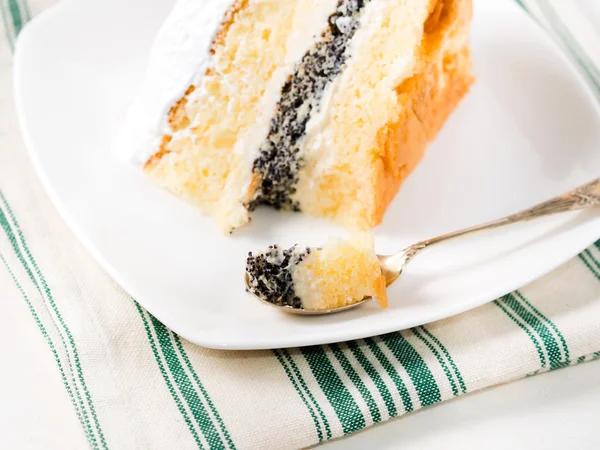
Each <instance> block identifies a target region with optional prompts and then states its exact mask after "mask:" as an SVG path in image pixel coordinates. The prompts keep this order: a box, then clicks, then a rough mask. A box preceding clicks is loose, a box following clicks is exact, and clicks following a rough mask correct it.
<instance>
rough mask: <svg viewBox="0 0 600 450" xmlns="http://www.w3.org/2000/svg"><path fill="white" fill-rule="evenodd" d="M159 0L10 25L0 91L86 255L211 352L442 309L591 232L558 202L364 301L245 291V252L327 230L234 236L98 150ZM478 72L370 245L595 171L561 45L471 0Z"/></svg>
mask: <svg viewBox="0 0 600 450" xmlns="http://www.w3.org/2000/svg"><path fill="white" fill-rule="evenodd" d="M172 3H173V2H172V0H164V1H160V2H159V1H154V2H148V1H147V0H104V1H101V0H85V1H84V0H78V1H73V0H71V1H65V2H62V3H61V4H60V5H59V6H58V7H55V8H54V9H52V10H51V11H49V12H47V13H45V14H44V15H43V16H42V17H40V18H39V19H37V20H35V21H34V22H33V23H32V24H31V25H29V26H28V27H27V28H26V29H25V31H24V32H23V33H22V35H21V37H20V39H19V42H18V45H17V54H16V59H15V80H16V97H17V104H18V111H19V116H20V121H21V125H22V129H23V134H24V137H25V141H26V145H27V148H28V149H29V151H30V153H31V157H32V159H33V161H34V163H35V166H36V168H37V170H38V173H39V175H40V177H41V179H42V180H43V182H44V184H45V186H46V189H47V190H48V192H49V194H50V196H51V198H52V200H53V201H54V202H55V204H56V206H57V208H58V209H59V211H60V212H61V214H62V215H63V217H64V218H65V220H66V221H67V223H68V224H69V225H70V226H71V227H72V229H73V230H74V231H75V233H76V234H77V236H78V237H79V239H81V241H82V242H83V243H84V244H85V246H86V247H87V248H88V249H89V250H90V251H91V253H92V254H93V255H94V256H95V257H96V258H97V260H98V261H99V262H100V264H102V266H103V267H104V268H105V269H106V270H107V271H108V272H109V273H110V274H111V275H112V276H113V277H114V278H115V279H116V280H117V282H119V283H120V284H121V285H122V286H123V287H124V288H125V289H126V290H127V291H128V292H129V293H130V294H131V295H132V296H133V297H134V298H135V299H137V300H138V301H139V302H140V303H141V304H142V305H143V306H145V307H146V308H147V309H148V310H149V311H150V312H151V313H152V314H154V315H155V316H156V317H157V318H158V319H160V320H161V321H162V322H164V323H165V324H166V325H168V326H169V327H171V328H172V329H173V330H175V331H176V332H178V333H180V334H181V335H182V336H184V337H185V338H187V339H189V340H191V341H192V342H195V343H198V344H200V345H203V346H207V347H214V348H225V349H258V348H273V347H286V346H300V345H309V344H318V343H325V342H335V341H342V340H347V339H353V338H361V337H366V336H371V335H376V334H381V333H385V332H389V331H395V330H400V329H404V328H408V327H411V326H414V325H418V324H422V323H426V322H430V321H433V320H437V319H442V318H445V317H448V316H451V315H453V314H457V313H459V312H462V311H465V310H468V309H470V308H473V307H476V306H478V305H481V304H483V303H485V302H488V301H490V300H493V299H494V298H496V297H498V296H501V295H503V294H505V293H507V292H509V291H511V290H513V289H515V288H518V287H520V286H522V285H524V284H526V283H528V282H530V281H532V280H533V279H535V278H537V277H539V276H541V275H543V274H545V273H547V272H548V271H550V270H551V269H553V268H555V267H556V266H558V265H559V264H561V263H563V262H564V261H566V260H567V259H569V258H571V257H572V256H574V255H575V254H577V253H578V252H579V251H581V250H582V249H583V248H585V247H586V246H588V245H589V244H591V243H592V242H593V241H594V240H596V239H597V238H598V237H599V236H600V215H599V214H598V211H593V212H583V213H569V214H566V215H561V216H555V217H553V218H549V219H546V220H542V221H541V222H533V223H530V224H526V225H519V226H514V227H512V228H510V229H506V230H501V231H497V232H495V233H494V234H491V235H486V236H478V237H475V238H472V239H468V240H464V241H459V242H455V243H451V244H447V245H444V246H442V247H440V248H437V249H432V250H430V251H429V252H428V253H425V254H423V255H421V256H419V257H417V258H416V259H415V261H414V262H412V263H411V265H410V266H409V267H408V269H407V270H406V272H405V273H404V274H403V275H402V278H401V280H400V281H399V282H398V283H397V284H396V285H394V286H393V287H391V288H390V292H389V295H390V307H389V308H388V309H387V310H386V311H382V310H380V309H379V308H378V307H377V306H376V305H375V304H372V305H367V306H365V307H362V308H359V309H356V310H353V311H351V312H349V313H344V314H339V315H334V316H329V317H318V318H314V317H312V318H306V317H292V316H288V315H284V314H281V313H279V312H278V311H275V310H273V309H271V308H269V307H265V306H263V305H262V304H259V303H258V302H257V301H255V300H253V299H252V298H251V297H250V296H249V295H248V294H246V293H244V285H243V281H242V280H243V277H242V275H243V272H244V264H245V256H246V252H247V251H248V250H252V249H260V248H263V247H265V246H267V245H269V244H271V243H273V242H279V243H281V244H284V245H287V244H292V243H295V242H297V241H300V242H306V243H310V244H313V245H316V244H319V243H321V242H322V241H324V240H325V239H326V238H327V237H328V235H331V234H343V232H342V230H339V229H337V228H336V227H334V226H333V225H331V224H328V223H325V222H323V221H321V220H317V219H311V218H308V217H306V216H304V215H299V214H278V213H275V212H272V211H260V212H259V213H258V214H256V216H255V220H254V221H253V223H252V224H251V225H250V226H248V227H246V228H244V229H242V230H239V232H237V233H236V234H235V235H234V236H231V237H229V236H227V237H226V236H221V235H220V234H219V231H218V229H217V227H216V226H215V224H214V223H213V222H212V221H211V220H210V219H209V218H207V217H204V216H202V215H201V214H200V213H198V212H197V211H196V210H195V209H194V208H192V207H190V206H188V205H187V204H185V203H183V202H181V201H180V200H178V199H177V198H175V197H172V196H171V195H169V194H168V193H166V192H163V191H162V190H160V189H159V188H157V187H155V186H154V185H153V184H152V183H151V182H149V181H148V180H146V179H145V178H144V176H143V175H142V174H141V173H139V172H138V171H137V170H135V169H134V168H131V167H126V166H123V165H121V164H120V163H118V162H116V161H115V160H114V159H113V156H111V151H110V148H111V140H113V139H114V136H115V134H116V132H117V130H118V127H119V125H120V123H121V120H122V117H123V114H124V110H125V107H126V105H127V104H128V102H129V101H130V100H131V98H132V96H133V94H134V91H135V87H136V85H137V84H138V82H139V80H140V79H141V76H142V74H143V71H144V65H145V59H146V57H147V55H148V50H149V47H150V44H151V42H152V39H153V36H154V33H155V32H156V30H157V28H158V27H159V25H160V23H161V21H162V20H163V18H164V17H165V15H166V14H167V12H168V10H169V8H170V6H171V5H172ZM472 41H473V54H474V59H475V71H476V74H477V76H478V82H477V84H476V85H475V86H474V88H473V90H472V92H471V93H470V94H469V96H468V97H467V98H466V99H465V101H464V102H463V103H462V104H461V106H460V108H459V109H458V110H457V111H456V112H455V113H454V114H453V115H452V117H451V118H450V120H449V121H448V123H447V125H446V126H445V128H444V129H443V130H442V132H441V133H440V135H439V137H438V139H437V140H436V142H435V143H434V144H433V145H431V147H430V148H429V150H428V152H427V155H426V157H425V158H424V160H423V162H422V163H421V165H420V166H419V167H418V168H417V170H416V171H415V172H414V174H413V175H412V176H411V177H410V179H409V180H408V181H407V182H406V183H405V185H404V187H403V189H402V190H401V192H400V194H399V195H398V197H397V198H396V200H395V201H394V203H393V204H392V206H391V207H390V209H389V211H388V213H387V215H386V217H385V220H384V222H383V224H382V225H381V226H379V227H378V228H377V229H376V237H377V250H378V251H379V252H380V253H387V252H392V251H395V250H397V249H400V248H403V247H404V246H406V245H408V244H411V243H413V242H415V241H417V240H420V239H423V238H428V237H431V236H435V235H437V234H441V233H445V232H448V231H451V230H453V229H455V228H458V227H463V226H467V225H471V224H475V223H478V222H481V221H484V220H488V219H492V218H495V217H497V216H502V215H505V214H507V213H511V212H514V211H516V210H518V209H520V208H523V207H526V206H529V205H531V204H533V203H535V202H538V201H542V200H545V199H546V198H548V197H550V196H553V195H556V194H559V193H561V192H563V191H565V190H567V189H569V188H571V187H574V186H576V185H578V184H581V183H583V182H586V181H588V180H590V179H592V178H595V177H597V176H598V175H600V114H599V110H598V107H597V106H596V104H595V102H594V99H593V96H592V94H591V92H590V91H589V90H588V88H587V87H586V86H585V84H584V83H583V82H582V79H581V78H580V77H579V76H578V74H577V73H576V72H575V70H574V69H573V68H572V67H571V66H570V63H569V62H568V61H567V59H566V58H565V57H564V56H562V54H561V53H560V51H559V50H558V49H557V48H556V47H555V45H554V44H553V43H552V42H551V41H550V39H549V38H548V37H547V36H546V35H545V34H544V32H543V31H542V30H541V29H539V28H538V27H537V25H535V24H534V23H533V21H532V20H531V19H530V18H529V17H528V16H526V14H525V13H524V12H522V11H521V10H520V9H519V7H518V6H516V4H515V2H513V1H512V0H503V1H494V2H490V1H484V0H480V1H477V2H476V5H475V17H474V22H473V38H472Z"/></svg>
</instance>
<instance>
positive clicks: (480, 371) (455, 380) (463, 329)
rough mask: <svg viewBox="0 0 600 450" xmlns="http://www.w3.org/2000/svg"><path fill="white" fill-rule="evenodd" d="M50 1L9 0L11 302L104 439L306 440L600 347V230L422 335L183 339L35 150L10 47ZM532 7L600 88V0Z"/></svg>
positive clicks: (3, 141) (1, 269) (6, 203)
mask: <svg viewBox="0 0 600 450" xmlns="http://www.w3.org/2000/svg"><path fill="white" fill-rule="evenodd" d="M51 3H53V1H52V0H0V11H1V13H2V19H3V26H2V27H3V28H2V29H1V30H0V35H2V36H4V37H3V38H0V118H1V120H0V228H1V230H0V260H1V264H0V298H2V299H3V301H20V302H22V303H23V307H24V308H28V309H29V311H30V312H31V317H32V319H33V320H34V321H35V322H36V324H37V325H38V327H39V331H40V333H41V334H42V336H43V338H44V339H45V341H46V342H47V344H48V350H49V351H50V352H52V354H53V356H54V358H55V360H56V370H58V371H59V372H60V375H61V377H62V381H63V384H64V388H65V395H68V396H69V398H70V400H71V402H72V404H73V411H74V414H73V420H78V421H79V423H80V424H81V427H82V428H83V430H84V432H85V435H86V437H87V439H88V441H89V444H90V446H91V447H92V448H104V449H105V448H109V447H112V448H149V449H150V448H156V449H164V448H173V447H175V448H178V449H187V448H195V447H201V448H232V449H233V448H239V449H246V448H256V449H269V448H300V447H306V446H310V445H313V444H317V443H319V442H324V441H327V440H330V439H333V438H337V437H341V436H344V435H347V434H349V433H352V432H355V431H357V430H360V429H362V428H365V427H368V426H370V425H372V424H375V423H378V422H382V421H385V420H388V419H390V418H393V417H397V416H401V415H403V414H406V413H408V412H411V411H415V410H418V409H420V408H423V407H426V406H429V405H433V404H435V403H438V402H441V401H444V400H448V399H451V398H454V397H456V396H459V395H463V394H466V393H468V392H473V391H476V390H478V389H482V388H485V387H487V386H491V385H495V384H499V383H503V382H506V381H509V380H513V379H518V378H522V377H526V376H529V375H534V374H538V373H542V372H546V371H549V370H554V369H558V368H561V367H565V366H569V365H573V364H579V363H582V362H585V361H590V360H592V359H596V358H599V357H600V320H599V319H600V241H598V242H597V243H596V245H594V246H592V247H590V248H589V249H587V250H585V251H584V252H583V253H581V254H580V255H579V256H578V257H576V258H574V259H573V260H571V261H570V262H568V263H566V264H564V265H563V266H562V267H560V268H559V269H557V270H556V271H554V272H553V273H551V274H550V275H548V276H545V277H543V278H542V279H540V280H538V281H536V282H534V283H532V284H530V285H528V286H526V287H523V288H522V289H520V290H518V291H516V292H513V293H511V294H509V295H506V296H505V297H503V298H500V299H498V300H496V301H494V302H492V303H489V304H487V305H485V306H482V307H480V308H477V309H475V310H473V311H470V312H467V313H464V314H461V315H459V316H456V317H452V318H449V319H446V320H442V321H439V322H435V323H432V324H428V325H426V326H420V327H417V328H414V329H412V330H407V331H403V332H398V333H391V334H387V335H384V336H379V337H376V338H370V339H362V340H358V341H352V342H346V343H342V344H331V345H325V346H317V347H309V348H302V349H288V350H274V351H257V352H222V351H214V350H207V349H203V348H200V347H197V346H194V345H192V344H190V343H188V342H186V341H185V340H184V339H181V338H180V337H179V336H178V335H176V334H175V333H173V332H172V331H171V330H169V329H168V328H166V327H165V326H164V325H163V324H162V323H160V322H159V321H158V320H156V319H155V318H154V317H152V316H151V315H150V314H149V313H148V312H147V311H145V310H144V309H143V308H142V307H141V306H140V305H138V304H137V303H136V302H135V301H133V300H132V299H131V298H130V297H129V296H128V295H127V294H126V293H125V292H123V291H122V290H121V289H120V288H119V286H117V285H116V284H115V283H114V282H113V281H112V280H111V279H110V278H109V277H108V276H107V275H106V274H105V273H104V272H103V271H102V270H101V269H100V268H99V267H98V265H97V264H96V263H95V262H94V261H93V260H92V259H91V257H90V256H89V255H88V254H87V252H86V251H85V250H83V249H82V247H81V245H80V244H79V243H78V242H77V241H76V239H75V238H74V237H73V236H72V234H71V233H70V232H69V230H68V229H67V228H66V226H65V224H64V223H63V222H62V220H61V219H60V218H59V217H58V216H57V213H56V212H55V210H54V208H53V207H52V205H51V204H50V202H49V200H48V198H47V196H46V194H45V193H44V192H43V191H42V189H41V187H40V184H39V182H38V181H37V179H36V176H35V175H34V174H33V172H32V168H31V165H30V163H29V162H28V160H27V157H26V156H25V152H24V148H23V144H22V142H21V138H20V136H19V134H18V132H17V129H18V126H17V123H16V119H15V114H14V110H13V106H12V98H11V95H12V93H11V84H12V83H11V49H12V47H13V46H14V41H15V38H16V35H17V34H18V33H19V30H20V29H21V28H22V27H23V25H24V24H25V22H27V20H29V19H30V17H31V16H32V15H35V14H36V13H37V12H39V11H41V10H42V9H44V8H45V7H47V6H49V5H50V4H51ZM520 3H522V6H523V8H525V9H527V10H528V11H531V12H532V13H533V14H534V15H535V16H536V17H537V18H538V20H539V21H540V22H541V23H542V24H543V25H544V26H546V27H548V29H549V30H550V32H551V33H552V34H553V35H554V36H555V37H556V38H557V40H558V41H559V42H560V44H561V45H562V46H563V47H564V48H565V49H566V50H568V51H569V53H570V55H571V56H572V57H573V61H574V62H575V63H576V64H578V65H579V67H580V69H581V70H582V71H583V72H584V73H586V74H587V75H588V78H589V82H590V83H591V85H592V86H594V87H595V88H596V89H597V91H596V92H597V93H598V95H599V96H600V71H599V69H598V66H596V65H595V64H594V63H593V61H594V60H595V61H597V62H600V55H599V52H600V36H599V35H596V34H595V33H594V30H598V29H599V27H600V11H599V9H600V8H599V7H598V3H596V2H595V0H588V1H584V0H581V1H579V2H566V1H561V0H553V1H550V0H530V1H526V2H525V1H523V2H520ZM594 17H595V18H596V19H593V18H594ZM593 20H598V21H597V22H595V23H594V22H593ZM599 232H600V230H599Z"/></svg>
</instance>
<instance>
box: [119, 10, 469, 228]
mask: <svg viewBox="0 0 600 450" xmlns="http://www.w3.org/2000/svg"><path fill="white" fill-rule="evenodd" d="M470 18H471V0H281V1H275V0H271V1H267V0H236V1H231V0H180V1H179V3H178V4H177V6H176V7H175V9H174V10H173V12H172V13H171V15H170V17H169V18H168V19H167V21H166V23H165V24H164V25H163V27H162V29H161V31H160V33H159V34H158V36H157V38H156V42H155V45H154V48H153V51H152V53H151V57H150V63H149V68H148V73H147V76H146V79H145V81H144V82H143V84H142V86H141V89H140V92H139V95H138V97H137V100H136V101H135V102H134V104H133V106H132V108H131V110H130V111H129V116H128V119H127V121H126V125H125V138H126V140H125V147H126V149H127V151H128V152H129V153H130V155H131V160H132V161H134V162H135V163H137V164H139V165H141V166H142V167H143V170H144V171H145V172H146V173H147V174H148V175H149V176H150V177H151V178H152V179H154V180H155V181H156V182H157V183H158V184H160V185H161V186H163V187H165V188H167V189H168V190H170V191H172V192H173V193H175V194H177V195H179V196H181V197H183V198H185V199H186V200H188V201H190V202H192V203H193V204H195V205H197V206H198V207H200V208H201V209H202V210H203V211H205V212H206V213H208V214H210V215H211V216H213V217H215V218H216V219H217V220H218V221H219V222H220V224H221V226H222V228H223V229H224V230H226V231H231V230H233V229H234V228H236V227H239V226H241V225H243V224H245V223H246V222H248V221H249V216H250V212H251V211H253V210H254V209H255V208H256V207H257V206H259V205H268V206H272V207H275V208H278V209H290V210H295V211H304V212H307V213H309V214H313V215H317V216H325V217H328V218H331V219H333V220H335V221H337V222H339V223H341V224H343V225H345V226H347V227H349V228H357V229H369V228H371V227H373V226H375V225H377V224H378V223H379V222H380V221H381V220H382V217H383V215H384V212H385V210H386V208H387V206H388V205H389V203H390V202H391V201H392V199H393V198H394V196H395V194H396V193H397V191H398V189H399V187H400V184H401V183H402V181H403V180H404V179H405V178H406V177H407V175H408V174H409V173H410V172H411V171H412V170H413V169H414V168H415V166H416V165H417V163H418V162H419V160H420V159H421V157H422V156H423V152H424V150H425V147H426V145H427V143H428V142H429V141H431V140H432V139H433V138H434V136H435V135H436V133H437V131H438V130H439V129H440V127H441V126H442V124H443V123H444V121H445V119H446V118H447V116H448V115H449V114H450V112H451V111H452V110H453V109H454V108H455V107H456V105H457V103H458V102H459V100H460V99H461V98H462V97H463V95H464V94H465V93H466V92H467V90H468V89H469V86H470V85H471V83H472V81H473V76H472V73H471V60H470V56H469V48H468V31H469V22H470Z"/></svg>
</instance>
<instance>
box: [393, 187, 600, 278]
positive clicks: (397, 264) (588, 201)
mask: <svg viewBox="0 0 600 450" xmlns="http://www.w3.org/2000/svg"><path fill="white" fill-rule="evenodd" d="M594 206H600V178H598V179H596V180H594V181H592V182H590V183H587V184H584V185H583V186H579V187H578V188H576V189H573V190H572V191H569V192H566V193H564V194H562V195H559V196H558V197H554V198H553V199H550V200H548V201H545V202H543V203H540V204H539V205H536V206H534V207H532V208H529V209H526V210H523V211H521V212H518V213H516V214H511V215H510V216H507V217H503V218H502V219H497V220H493V221H491V222H486V223H483V224H481V225H475V226H472V227H469V228H464V229H462V230H458V231H454V232H452V233H448V234H444V235H442V236H438V237H435V238H432V239H427V240H425V241H421V242H418V243H416V244H414V245H411V246H410V247H408V248H406V249H404V250H403V251H402V252H400V253H399V254H397V255H394V256H389V257H384V259H387V260H388V261H387V264H388V265H389V266H390V267H393V268H394V269H395V270H399V271H401V270H402V268H403V267H404V266H405V265H406V264H407V263H408V262H409V261H410V260H411V259H412V258H414V256H415V255H416V254H417V253H419V252H420V251H421V250H423V249H425V248H428V247H431V246H432V245H435V244H439V243H440V242H444V241H448V240H450V239H454V238H457V237H462V236H466V235H469V234H473V233H476V232H479V231H488V230H493V229H494V228H499V227H503V226H505V225H511V224H514V223H518V222H526V221H529V220H532V219H537V218H538V217H544V216H549V215H551V214H556V213H561V212H567V211H575V210H577V209H585V208H590V207H594ZM388 278H389V280H388V282H390V283H391V282H392V281H393V280H395V279H396V278H397V275H396V276H390V277H388Z"/></svg>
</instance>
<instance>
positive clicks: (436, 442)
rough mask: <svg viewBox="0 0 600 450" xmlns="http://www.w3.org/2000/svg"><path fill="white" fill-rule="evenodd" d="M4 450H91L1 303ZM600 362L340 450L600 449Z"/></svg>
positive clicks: (44, 354)
mask: <svg viewBox="0 0 600 450" xmlns="http://www.w3.org/2000/svg"><path fill="white" fill-rule="evenodd" d="M0 324H1V325H0V351H1V355H2V368H3V370H0V448H2V449H41V448H43V449H61V450H68V449H82V448H87V447H88V445H87V442H86V440H85V436H84V433H83V431H82V429H81V428H80V426H79V423H78V422H77V419H76V417H75V414H74V411H73V408H72V406H71V404H70V402H69V398H68V395H67V393H66V391H65V389H64V388H63V386H62V382H61V380H60V377H59V373H58V370H57V369H56V365H55V362H54V360H53V358H52V355H51V352H50V351H49V349H48V347H47V345H46V343H45V342H44V340H43V339H42V336H41V334H40V332H39V330H38V329H37V327H36V325H35V323H34V321H33V319H32V318H31V317H30V315H29V311H28V310H27V308H26V306H25V304H24V302H23V300H22V299H21V298H20V297H19V296H17V295H15V296H14V297H12V298H2V299H0ZM599 404H600V360H599V361H595V362H590V363H586V364H581V365H579V366H577V367H571V368H568V369H562V370H558V371H555V372H552V373H548V374H544V375H540V376H537V377H532V378H528V379H525V380H521V381H517V382H513V383H510V384H507V385H503V386H498V387H495V388H492V389H488V390H485V391H482V392H478V393H474V394H470V395H468V396H465V397H461V398H459V399H455V400H453V401H450V402H446V403H443V404H441V405H437V406H434V407H432V408H428V409H425V410H421V411H419V412H416V413H413V414H410V415H408V416H406V417H403V418H400V419H396V420H393V421H391V422H387V423H385V424H381V425H378V426H376V427H373V428H371V429H368V430H366V431H363V432H361V433H357V434H355V435H353V436H351V437H349V438H345V439H342V440H338V441H334V442H331V443H329V444H327V445H325V446H323V447H325V448H329V450H335V449H342V448H343V449H361V450H362V449H365V448H371V449H396V448H402V449H404V450H410V449H438V448H444V449H445V450H452V449H461V450H469V449H477V450H481V449H484V450H485V449H506V448H511V449H517V450H518V449H530V450H531V449H545V450H552V449H564V448H573V449H598V448H600V433H598V427H599V426H600V412H599V411H598V405H599Z"/></svg>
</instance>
